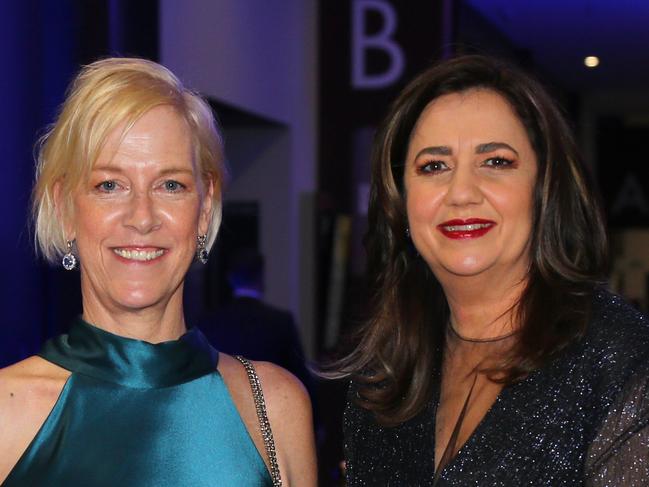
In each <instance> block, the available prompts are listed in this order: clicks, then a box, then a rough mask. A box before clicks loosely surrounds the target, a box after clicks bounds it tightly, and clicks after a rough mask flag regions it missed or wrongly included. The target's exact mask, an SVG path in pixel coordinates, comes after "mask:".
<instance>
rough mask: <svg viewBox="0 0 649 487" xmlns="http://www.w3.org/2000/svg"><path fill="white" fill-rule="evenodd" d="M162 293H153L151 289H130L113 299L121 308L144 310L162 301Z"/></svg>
mask: <svg viewBox="0 0 649 487" xmlns="http://www.w3.org/2000/svg"><path fill="white" fill-rule="evenodd" d="M162 294H163V293H161V292H154V290H153V289H151V288H146V289H145V288H138V289H130V290H126V291H122V292H119V293H117V294H116V295H115V297H114V298H113V299H114V301H115V302H117V303H119V305H120V306H121V307H123V308H128V309H133V310H136V309H144V308H149V307H151V306H154V305H155V304H157V303H160V302H161V301H162V300H163V296H162Z"/></svg>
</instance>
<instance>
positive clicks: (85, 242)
mask: <svg viewBox="0 0 649 487" xmlns="http://www.w3.org/2000/svg"><path fill="white" fill-rule="evenodd" d="M122 128H123V127H122V126H118V127H117V128H116V129H115V130H114V131H113V132H112V133H111V134H110V135H109V137H108V139H107V141H106V144H105V145H104V147H103V148H102V150H101V152H100V154H99V157H98V159H97V161H96V163H95V165H94V168H93V170H92V172H91V175H90V178H89V180H88V181H87V183H85V184H84V185H82V186H81V188H80V189H79V190H78V191H77V192H76V194H74V195H73V217H72V218H71V219H70V222H69V227H70V230H71V233H72V236H73V237H74V238H76V245H77V249H78V253H79V265H80V269H81V286H82V292H83V296H84V308H85V306H86V305H93V306H94V305H99V306H100V307H102V308H104V309H106V310H108V311H112V312H120V311H134V310H143V309H146V308H149V307H152V306H156V305H166V304H167V303H168V302H169V300H170V299H172V298H173V299H177V300H179V302H181V300H182V283H183V280H184V278H185V273H186V272H187V269H188V267H189V265H190V264H191V262H192V259H193V258H194V254H195V250H196V237H197V234H205V233H207V229H208V222H209V215H210V210H211V193H212V188H211V185H209V187H207V188H206V187H204V186H205V185H203V184H202V183H201V181H200V180H199V177H198V176H197V171H196V168H195V167H194V163H193V157H192V154H193V151H192V146H191V136H190V132H189V128H188V126H187V124H186V122H185V121H184V119H182V118H181V117H180V116H179V115H178V114H177V113H176V112H175V111H174V110H173V109H172V108H171V107H168V106H159V107H156V108H153V109H151V110H150V111H149V112H147V113H146V114H144V115H143V116H142V117H141V118H140V119H139V120H138V121H137V122H136V123H135V124H134V125H133V127H132V128H131V129H130V130H128V132H127V133H126V134H125V135H124V137H123V138H120V136H121V131H122Z"/></svg>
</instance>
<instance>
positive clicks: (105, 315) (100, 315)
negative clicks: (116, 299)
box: [82, 286, 187, 343]
mask: <svg viewBox="0 0 649 487" xmlns="http://www.w3.org/2000/svg"><path fill="white" fill-rule="evenodd" d="M82 318H83V319H84V320H85V321H87V322H88V323H91V324H93V325H94V326H96V327H98V328H101V329H103V330H106V331H108V332H110V333H114V334H116V335H120V336H124V337H127V338H134V339H137V340H143V341H145V342H149V343H160V342H166V341H170V340H177V339H178V338H180V337H181V336H182V335H183V334H184V333H185V332H186V331H187V327H186V325H185V317H184V314H183V304H182V286H181V288H180V289H179V290H178V292H176V293H175V294H174V295H173V296H172V297H171V299H169V300H168V301H167V302H166V303H157V304H155V305H153V306H148V307H145V308H137V309H132V308H127V307H125V306H119V305H114V304H111V303H104V302H101V301H100V300H98V299H96V298H95V297H93V296H90V297H87V296H86V295H85V294H84V295H83V315H82Z"/></svg>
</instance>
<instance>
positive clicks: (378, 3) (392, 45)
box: [351, 0, 405, 90]
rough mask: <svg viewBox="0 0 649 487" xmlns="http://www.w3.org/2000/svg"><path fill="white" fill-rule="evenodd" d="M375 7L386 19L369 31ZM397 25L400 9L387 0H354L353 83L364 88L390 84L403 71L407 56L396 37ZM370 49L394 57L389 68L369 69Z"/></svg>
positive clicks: (357, 87) (375, 88) (383, 86)
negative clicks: (373, 31)
mask: <svg viewBox="0 0 649 487" xmlns="http://www.w3.org/2000/svg"><path fill="white" fill-rule="evenodd" d="M370 11H374V12H376V13H378V14H379V15H380V16H381V18H382V20H383V26H382V29H381V30H380V31H379V32H377V33H375V34H372V35H371V36H368V35H366V34H365V30H366V29H365V26H366V25H365V24H366V18H367V13H368V12H370ZM396 29H397V12H396V11H395V10H394V7H393V6H392V5H391V4H390V3H389V2H388V1H386V0H352V56H351V59H352V87H353V88H356V89H364V90H370V89H374V90H378V89H381V88H386V87H388V86H390V85H391V84H392V83H394V82H395V81H397V80H398V79H399V78H400V77H401V75H402V74H403V70H404V67H405V59H404V55H403V51H402V50H401V47H400V46H399V44H397V43H396V42H395V40H394V39H393V38H392V36H393V35H394V33H395V31H396ZM369 49H377V50H380V51H383V52H385V53H386V54H387V55H388V58H389V59H390V63H389V66H388V69H387V70H385V71H384V72H382V73H378V74H369V73H368V72H367V57H366V53H367V51H368V50H369Z"/></svg>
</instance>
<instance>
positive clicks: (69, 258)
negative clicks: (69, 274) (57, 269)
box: [61, 240, 77, 271]
mask: <svg viewBox="0 0 649 487" xmlns="http://www.w3.org/2000/svg"><path fill="white" fill-rule="evenodd" d="M61 264H63V268H64V269H65V270H66V271H71V270H72V269H74V268H75V267H76V266H77V258H76V257H75V256H74V254H73V253H72V242H71V241H70V240H68V251H67V252H66V253H65V254H64V255H63V260H62V261H61Z"/></svg>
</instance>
